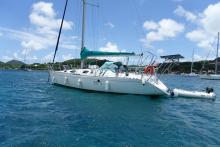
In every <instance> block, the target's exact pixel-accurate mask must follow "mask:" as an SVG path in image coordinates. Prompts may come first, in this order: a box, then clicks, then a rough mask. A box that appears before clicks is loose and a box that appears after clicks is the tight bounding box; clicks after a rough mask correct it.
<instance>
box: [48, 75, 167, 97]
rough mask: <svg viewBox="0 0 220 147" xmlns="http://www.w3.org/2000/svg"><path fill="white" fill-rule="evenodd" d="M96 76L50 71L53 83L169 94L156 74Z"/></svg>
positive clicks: (135, 92) (107, 89)
mask: <svg viewBox="0 0 220 147" xmlns="http://www.w3.org/2000/svg"><path fill="white" fill-rule="evenodd" d="M140 77H141V75H139V76H136V77H134V76H133V77H132V76H128V77H125V76H124V77H123V76H121V77H115V76H112V77H110V76H95V75H91V74H88V75H83V74H75V73H71V72H64V71H50V78H51V81H52V83H53V84H59V85H63V86H68V87H73V88H77V89H84V90H93V91H99V92H111V93H126V94H140V95H167V91H168V88H167V87H166V86H165V85H164V84H163V83H162V82H161V81H160V80H159V79H157V77H156V76H147V75H146V76H144V77H142V78H140Z"/></svg>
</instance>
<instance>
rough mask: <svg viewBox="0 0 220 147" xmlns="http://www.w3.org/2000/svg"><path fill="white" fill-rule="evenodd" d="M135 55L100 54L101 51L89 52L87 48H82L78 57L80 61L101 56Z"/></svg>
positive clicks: (118, 53) (121, 53)
mask: <svg viewBox="0 0 220 147" xmlns="http://www.w3.org/2000/svg"><path fill="white" fill-rule="evenodd" d="M134 55H135V53H134V52H132V53H129V52H102V51H90V50H88V49H87V48H85V47H84V48H83V49H82V51H81V53H80V56H81V59H86V58H88V57H101V56H134Z"/></svg>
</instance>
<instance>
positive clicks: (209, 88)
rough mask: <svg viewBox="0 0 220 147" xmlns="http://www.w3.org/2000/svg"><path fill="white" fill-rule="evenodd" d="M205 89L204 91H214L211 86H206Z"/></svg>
mask: <svg viewBox="0 0 220 147" xmlns="http://www.w3.org/2000/svg"><path fill="white" fill-rule="evenodd" d="M205 91H206V93H211V92H214V90H213V88H211V87H206V89H205Z"/></svg>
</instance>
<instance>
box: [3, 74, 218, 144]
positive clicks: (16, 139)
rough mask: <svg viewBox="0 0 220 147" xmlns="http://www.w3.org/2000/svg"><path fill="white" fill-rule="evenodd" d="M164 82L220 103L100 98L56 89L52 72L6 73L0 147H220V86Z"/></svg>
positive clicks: (177, 79) (171, 78)
mask: <svg viewBox="0 0 220 147" xmlns="http://www.w3.org/2000/svg"><path fill="white" fill-rule="evenodd" d="M160 78H161V79H162V80H163V81H164V82H165V83H166V84H167V85H168V86H169V87H170V88H176V87H177V88H184V89H188V90H203V89H205V87H207V86H209V87H213V88H214V90H215V92H216V94H217V98H216V100H215V101H211V100H201V99H193V98H181V97H179V98H167V97H148V96H138V95H127V94H106V93H96V92H88V91H83V90H77V89H71V88H65V87H61V86H55V85H51V84H50V83H48V82H47V79H48V73H47V72H42V71H32V72H22V71H0V146H2V147H8V146H18V147H33V146H46V147H47V146H50V147H55V146H61V147H62V146H77V147H84V146H91V147H94V146H99V147H108V146H113V147H114V146H116V147H117V146H119V147H132V146H135V147H136V146H144V147H145V146H153V147H157V146H169V147H171V146H174V147H179V146H189V147H192V146H193V147H194V146H199V147H201V146H220V81H209V80H201V79H199V78H198V77H183V76H175V75H166V76H161V77H160Z"/></svg>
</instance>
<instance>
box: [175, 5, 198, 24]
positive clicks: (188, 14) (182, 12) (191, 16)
mask: <svg viewBox="0 0 220 147" xmlns="http://www.w3.org/2000/svg"><path fill="white" fill-rule="evenodd" d="M174 13H175V14H177V15H179V16H182V17H185V18H186V20H188V21H191V22H195V21H196V20H197V16H196V15H195V14H193V13H192V12H190V11H187V10H185V9H184V8H183V7H182V6H180V5H178V6H177V8H176V10H175V11H174Z"/></svg>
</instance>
